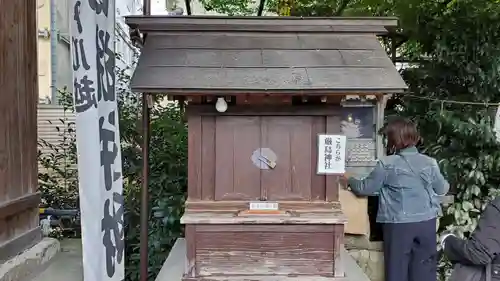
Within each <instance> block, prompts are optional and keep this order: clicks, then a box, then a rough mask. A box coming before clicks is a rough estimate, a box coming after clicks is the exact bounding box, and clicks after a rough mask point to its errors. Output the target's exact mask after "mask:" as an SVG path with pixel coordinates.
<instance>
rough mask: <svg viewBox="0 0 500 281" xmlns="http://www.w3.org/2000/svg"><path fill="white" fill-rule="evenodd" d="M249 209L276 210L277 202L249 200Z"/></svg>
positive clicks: (277, 207)
mask: <svg viewBox="0 0 500 281" xmlns="http://www.w3.org/2000/svg"><path fill="white" fill-rule="evenodd" d="M249 209H250V210H251V211H278V209H279V204H278V202H261V201H257V202H250V208H249Z"/></svg>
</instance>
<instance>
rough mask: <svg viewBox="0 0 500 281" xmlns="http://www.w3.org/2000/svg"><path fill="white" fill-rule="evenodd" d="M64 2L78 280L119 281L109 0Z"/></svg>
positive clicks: (119, 207) (118, 165)
mask: <svg viewBox="0 0 500 281" xmlns="http://www.w3.org/2000/svg"><path fill="white" fill-rule="evenodd" d="M69 3H70V5H71V12H72V15H71V17H70V19H71V21H70V26H71V57H72V66H73V95H74V106H75V112H76V126H77V130H76V141H77V150H78V177H79V185H80V199H81V200H80V202H81V204H80V210H81V213H82V240H83V246H84V247H83V260H84V261H85V262H84V266H83V271H84V279H85V281H87V280H89V281H96V280H99V281H122V280H124V278H125V270H124V264H125V262H124V258H123V257H124V254H125V252H124V248H125V247H124V225H123V208H124V207H123V195H122V193H123V177H122V162H121V151H120V147H121V145H120V132H119V130H120V129H119V124H118V123H119V122H118V121H119V119H118V104H117V95H116V92H115V80H116V79H115V61H116V58H115V53H114V44H115V24H116V21H115V1H114V0H71V1H70V2H69ZM84 22H85V24H83V23H84ZM96 222H99V224H100V225H99V227H96Z"/></svg>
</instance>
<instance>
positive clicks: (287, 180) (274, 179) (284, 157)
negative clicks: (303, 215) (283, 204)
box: [260, 116, 316, 200]
mask: <svg viewBox="0 0 500 281" xmlns="http://www.w3.org/2000/svg"><path fill="white" fill-rule="evenodd" d="M261 118H262V119H261V147H262V148H270V149H271V150H272V151H273V152H274V153H275V154H276V156H277V161H276V163H277V165H276V167H275V168H274V169H272V170H261V182H260V184H261V193H262V197H263V198H264V199H266V200H311V182H312V181H311V179H312V177H313V176H315V174H314V173H313V170H314V169H313V168H312V165H314V166H315V163H313V162H312V161H311V159H312V153H313V147H314V146H315V145H316V144H315V143H314V144H313V143H312V140H313V138H312V137H311V136H312V134H313V132H312V130H313V120H314V119H313V117H311V116H264V117H261Z"/></svg>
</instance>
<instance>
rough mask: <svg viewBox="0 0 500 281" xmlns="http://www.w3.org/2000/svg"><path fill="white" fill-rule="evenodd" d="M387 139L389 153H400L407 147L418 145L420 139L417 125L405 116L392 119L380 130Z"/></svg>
mask: <svg viewBox="0 0 500 281" xmlns="http://www.w3.org/2000/svg"><path fill="white" fill-rule="evenodd" d="M379 134H381V135H383V136H384V137H385V138H386V139H387V152H388V154H393V153H398V152H399V151H401V150H402V149H405V148H407V147H412V146H416V145H417V144H418V142H419V141H420V134H419V133H418V130H417V126H416V125H415V123H413V122H412V121H410V120H408V119H405V118H396V119H392V120H390V121H389V122H388V123H387V124H385V126H384V127H382V128H381V129H380V131H379Z"/></svg>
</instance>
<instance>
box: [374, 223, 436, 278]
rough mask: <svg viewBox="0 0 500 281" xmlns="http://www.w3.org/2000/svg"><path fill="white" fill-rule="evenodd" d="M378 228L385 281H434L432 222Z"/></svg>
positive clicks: (434, 237)
mask: <svg viewBox="0 0 500 281" xmlns="http://www.w3.org/2000/svg"><path fill="white" fill-rule="evenodd" d="M382 228H383V232H384V264H385V281H436V279H437V248H436V219H432V220H428V221H423V222H414V223H386V224H384V225H383V226H382Z"/></svg>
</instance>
